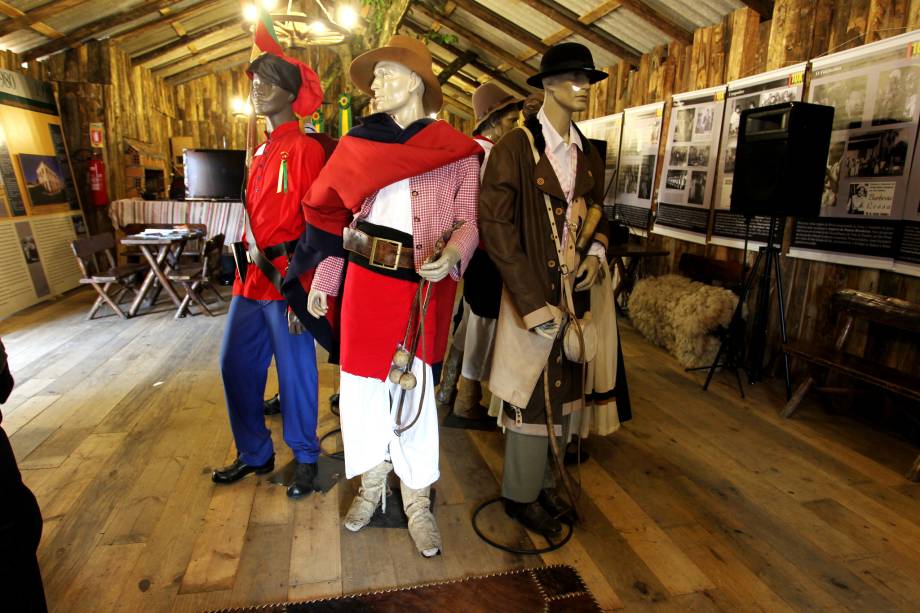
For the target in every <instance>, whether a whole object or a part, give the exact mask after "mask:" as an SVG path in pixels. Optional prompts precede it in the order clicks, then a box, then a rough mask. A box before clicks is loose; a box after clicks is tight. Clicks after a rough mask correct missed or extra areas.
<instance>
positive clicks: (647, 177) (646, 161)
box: [638, 155, 655, 200]
mask: <svg viewBox="0 0 920 613" xmlns="http://www.w3.org/2000/svg"><path fill="white" fill-rule="evenodd" d="M653 174H655V156H654V155H644V156H642V165H641V166H640V167H639V191H638V196H639V199H640V200H648V199H649V198H651V197H652V175H653Z"/></svg>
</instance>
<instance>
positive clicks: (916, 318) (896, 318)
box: [782, 289, 920, 481]
mask: <svg viewBox="0 0 920 613" xmlns="http://www.w3.org/2000/svg"><path fill="white" fill-rule="evenodd" d="M833 307H834V309H835V310H836V311H838V312H840V314H841V317H840V323H839V325H838V328H837V332H836V340H835V342H834V345H833V347H827V346H823V345H815V344H813V343H805V342H795V343H789V344H787V345H786V346H785V348H784V349H785V351H786V353H787V354H788V355H790V356H792V357H796V358H801V359H803V360H805V361H806V362H808V363H809V364H810V365H811V366H812V367H816V368H817V369H820V370H821V371H824V372H827V371H830V370H834V371H837V372H840V373H843V374H845V375H846V376H848V377H852V378H853V379H856V380H858V381H862V382H864V383H868V384H870V385H873V386H875V387H878V388H881V389H883V390H885V391H888V392H891V393H893V394H897V395H899V396H902V397H905V398H909V399H911V400H913V401H918V402H920V377H917V376H915V375H912V374H910V373H905V372H902V371H900V370H897V369H894V368H891V367H888V366H885V365H883V364H879V363H878V362H876V361H873V360H871V359H869V358H864V357H859V356H856V355H853V354H851V353H847V352H846V351H844V346H845V345H846V342H847V338H848V337H849V335H850V331H852V329H853V325H854V324H855V322H856V320H858V319H859V320H863V321H867V322H870V323H872V324H874V325H877V326H883V327H885V328H890V329H893V330H896V331H898V332H900V333H904V334H905V335H907V336H908V337H911V338H914V339H916V338H917V337H918V335H920V305H917V304H913V303H911V302H908V301H906V300H900V299H898V298H889V297H886V296H879V295H878V294H872V293H869V292H862V291H859V290H853V289H844V290H840V291H838V292H837V293H836V294H834V297H833ZM810 389H816V390H818V391H821V390H822V389H823V390H825V391H833V392H841V391H849V390H841V389H839V388H820V387H816V386H815V377H814V376H811V375H809V376H808V377H806V378H805V380H804V381H803V382H802V383H801V385H799V387H798V389H797V390H796V391H795V393H794V394H793V395H792V398H791V399H790V400H789V402H788V403H787V404H786V407H785V408H784V409H783V411H782V416H783V417H787V418H788V417H791V416H792V414H793V413H795V411H796V409H798V407H799V404H801V402H802V399H803V398H804V397H805V394H807V393H808V391H809V390H810ZM907 477H908V478H909V479H911V480H913V481H917V480H920V456H918V457H917V459H916V460H915V461H914V464H913V466H912V467H911V469H910V471H908V473H907Z"/></svg>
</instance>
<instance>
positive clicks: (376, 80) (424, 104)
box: [349, 34, 444, 128]
mask: <svg viewBox="0 0 920 613" xmlns="http://www.w3.org/2000/svg"><path fill="white" fill-rule="evenodd" d="M431 61H432V60H431V52H430V51H428V48H427V47H426V46H425V43H423V42H422V41H420V40H418V39H415V38H412V37H411V36H404V35H402V34H396V35H395V36H393V38H391V39H390V42H389V43H388V44H387V45H386V46H383V47H379V48H377V49H371V50H370V51H367V52H365V53H362V54H361V55H359V56H358V57H356V58H355V59H354V61H353V62H352V63H351V67H350V68H349V74H350V75H351V81H352V83H354V84H355V86H357V88H358V89H360V90H361V91H363V92H364V93H366V94H368V95H370V96H371V98H372V104H371V108H372V110H373V112H375V113H387V114H388V115H390V117H392V118H393V119H394V120H395V121H396V123H398V124H399V125H400V126H402V127H403V128H405V127H407V126H408V125H409V124H411V123H412V122H413V121H417V120H419V119H422V118H423V117H426V116H427V115H429V114H431V113H437V112H438V110H440V108H441V104H442V103H443V101H444V99H443V97H442V95H441V84H440V83H439V82H438V78H437V77H436V76H434V72H432V70H431Z"/></svg>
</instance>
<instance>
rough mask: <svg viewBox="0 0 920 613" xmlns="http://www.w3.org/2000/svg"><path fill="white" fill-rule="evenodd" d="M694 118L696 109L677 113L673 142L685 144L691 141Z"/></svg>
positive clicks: (681, 110) (682, 110)
mask: <svg viewBox="0 0 920 613" xmlns="http://www.w3.org/2000/svg"><path fill="white" fill-rule="evenodd" d="M695 116H696V109H680V110H679V111H677V121H676V123H675V124H674V141H673V142H675V143H685V142H687V141H689V140H692V139H693V120H694V117H695Z"/></svg>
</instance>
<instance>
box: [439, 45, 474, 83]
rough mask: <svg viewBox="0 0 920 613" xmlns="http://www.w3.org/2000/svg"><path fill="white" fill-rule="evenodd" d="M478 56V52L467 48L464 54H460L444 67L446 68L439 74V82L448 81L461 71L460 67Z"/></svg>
mask: <svg viewBox="0 0 920 613" xmlns="http://www.w3.org/2000/svg"><path fill="white" fill-rule="evenodd" d="M475 58H476V52H475V51H471V50H469V49H467V50H466V51H464V52H463V55H458V56H457V57H456V58H454V61H453V62H451V63H450V64H448V65H447V66H445V67H444V69H443V70H442V71H441V72H440V73H439V74H438V83H441V84H442V85H443V84H444V83H447V81H448V80H449V79H450V78H451V77H452V76H454V75H455V74H457V73H458V72H460V69H461V68H463V67H464V66H466V65H467V64H469V63H470V62H471V61H473V60H474V59H475Z"/></svg>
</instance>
